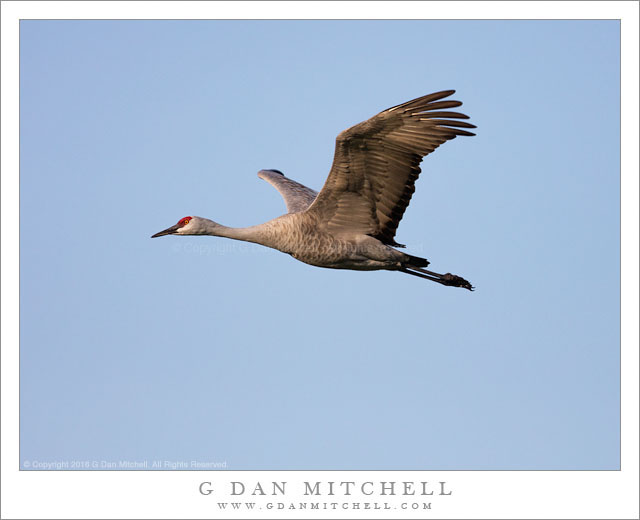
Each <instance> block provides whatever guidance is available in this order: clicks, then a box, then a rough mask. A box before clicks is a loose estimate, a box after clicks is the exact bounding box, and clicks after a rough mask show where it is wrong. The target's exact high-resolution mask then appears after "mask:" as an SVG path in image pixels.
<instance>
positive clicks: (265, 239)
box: [202, 219, 273, 247]
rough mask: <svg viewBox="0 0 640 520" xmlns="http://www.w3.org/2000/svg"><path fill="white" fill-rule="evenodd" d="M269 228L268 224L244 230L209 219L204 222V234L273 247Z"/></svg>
mask: <svg viewBox="0 0 640 520" xmlns="http://www.w3.org/2000/svg"><path fill="white" fill-rule="evenodd" d="M203 220H204V219H203ZM269 228H270V226H268V223H265V224H259V225H257V226H250V227H244V228H234V227H227V226H223V225H222V224H218V223H217V222H213V221H212V220H208V219H207V220H204V225H203V230H204V233H202V234H203V235H211V236H214V237H225V238H231V239H233V240H243V241H245V242H255V243H256V244H262V245H265V246H269V247H273V246H272V245H271V240H270V235H271V234H270V233H269V232H268V231H269Z"/></svg>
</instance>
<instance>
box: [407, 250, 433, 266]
mask: <svg viewBox="0 0 640 520" xmlns="http://www.w3.org/2000/svg"><path fill="white" fill-rule="evenodd" d="M405 256H406V257H407V261H406V262H404V264H405V266H407V267H427V266H428V265H429V264H430V263H431V262H429V260H427V259H426V258H421V257H419V256H413V255H407V254H406V253H405Z"/></svg>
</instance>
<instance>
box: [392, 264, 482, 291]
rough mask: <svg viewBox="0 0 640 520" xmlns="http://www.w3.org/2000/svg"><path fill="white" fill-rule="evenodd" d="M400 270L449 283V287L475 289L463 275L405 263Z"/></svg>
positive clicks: (445, 283)
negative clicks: (434, 270)
mask: <svg viewBox="0 0 640 520" xmlns="http://www.w3.org/2000/svg"><path fill="white" fill-rule="evenodd" d="M400 271H402V272H403V273H407V274H412V275H413V276H419V277H420V278H425V279H426V280H431V281H432V282H437V283H439V284H442V285H448V286H449V287H462V288H463V289H467V290H468V291H473V289H474V287H473V285H471V284H470V283H469V282H468V281H467V280H465V279H464V278H462V276H458V275H456V274H451V273H446V274H440V273H434V272H433V271H427V270H426V269H423V268H421V267H416V266H413V265H405V266H402V267H401V268H400Z"/></svg>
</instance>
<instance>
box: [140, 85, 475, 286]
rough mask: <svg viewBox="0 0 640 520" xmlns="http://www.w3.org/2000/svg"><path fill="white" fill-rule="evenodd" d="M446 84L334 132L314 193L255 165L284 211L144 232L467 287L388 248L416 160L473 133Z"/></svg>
mask: <svg viewBox="0 0 640 520" xmlns="http://www.w3.org/2000/svg"><path fill="white" fill-rule="evenodd" d="M454 92H455V91H454V90H445V91H442V92H436V93H433V94H429V95H427V96H423V97H420V98H417V99H414V100H412V101H407V102H406V103H402V104H401V105H397V106H394V107H392V108H389V109H387V110H384V111H382V112H380V113H379V114H378V115H376V116H373V117H372V118H371V119H368V120H367V121H364V122H362V123H360V124H357V125H355V126H353V127H351V128H349V129H347V130H345V131H344V132H342V133H340V134H339V135H338V137H337V139H336V149H335V155H334V158H333V165H332V167H331V171H330V172H329V176H328V177H327V180H326V181H325V184H324V186H323V188H322V189H321V190H320V192H319V193H318V192H316V191H314V190H312V189H310V188H307V187H306V186H303V185H302V184H300V183H298V182H295V181H293V180H291V179H288V178H287V177H285V176H284V175H283V174H282V172H280V171H278V170H260V171H259V172H258V177H260V178H261V179H264V180H265V181H267V182H268V183H270V184H271V185H272V186H274V187H275V188H276V189H277V190H278V191H279V192H280V194H281V195H282V197H283V198H284V202H285V204H286V206H287V211H288V213H286V214H285V215H282V216H280V217H277V218H275V219H273V220H269V221H268V222H265V223H264V224H259V225H257V226H250V227H245V228H231V227H227V226H223V225H221V224H218V223H217V222H214V221H212V220H209V219H206V218H202V217H184V218H182V219H180V220H179V221H178V223H177V224H176V225H174V226H171V227H170V228H167V229H165V230H164V231H160V232H159V233H156V234H155V235H153V236H152V238H155V237H161V236H164V235H211V236H217V237H226V238H231V239H234V240H244V241H247V242H254V243H256V244H261V245H263V246H266V247H271V248H274V249H278V250H279V251H282V252H283V253H288V254H290V255H291V256H293V257H294V258H295V259H296V260H300V261H301V262H305V263H307V264H311V265H315V266H318V267H328V268H333V269H355V270H362V271H374V270H379V269H385V270H389V271H400V272H403V273H407V274H411V275H413V276H418V277H420V278H426V279H427V280H432V281H434V282H437V283H440V284H442V285H448V286H453V287H463V288H465V289H468V290H470V291H471V290H473V287H472V285H471V284H470V283H469V282H468V281H467V280H465V279H464V278H462V277H460V276H457V275H454V274H451V273H446V274H439V273H435V272H433V271H428V270H427V269H425V268H426V267H427V266H428V265H429V261H428V260H426V259H425V258H420V257H417V256H413V255H409V254H407V253H403V252H402V251H398V250H397V249H396V248H402V247H404V246H403V245H402V244H398V243H397V242H396V241H395V239H394V237H395V234H396V229H397V228H398V224H399V223H400V220H401V219H402V216H403V214H404V212H405V210H406V209H407V206H408V205H409V202H410V201H411V196H412V195H413V192H414V191H415V182H416V179H417V178H418V175H420V166H419V165H420V162H421V161H422V158H423V157H424V156H426V155H428V154H429V153H431V152H433V151H434V150H435V149H436V148H437V147H438V146H440V145H441V144H442V143H444V142H445V141H448V140H450V139H454V138H455V137H457V136H459V135H465V136H472V135H475V134H473V133H471V132H469V131H468V130H464V128H475V125H472V124H471V123H467V122H466V121H460V119H468V116H466V115H464V114H461V113H459V112H451V111H448V110H447V109H449V108H454V107H459V106H460V105H462V103H461V102H460V101H453V100H450V99H449V100H444V98H446V97H449V96H450V95H451V94H453V93H454Z"/></svg>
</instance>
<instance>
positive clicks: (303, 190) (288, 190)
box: [258, 170, 318, 213]
mask: <svg viewBox="0 0 640 520" xmlns="http://www.w3.org/2000/svg"><path fill="white" fill-rule="evenodd" d="M258 177H260V178H261V179H264V180H265V181H267V182H268V183H269V184H271V185H272V186H273V187H274V188H275V189H277V190H278V191H279V192H280V195H282V198H283V199H284V203H285V204H286V205H287V211H288V212H289V213H300V212H301V211H304V210H306V209H307V208H308V207H309V206H310V205H311V203H312V202H313V201H314V200H315V198H316V196H317V195H318V192H317V191H315V190H312V189H311V188H307V187H306V186H305V185H303V184H300V183H299V182H296V181H292V180H291V179H288V178H287V177H285V176H284V174H283V173H282V172H281V171H280V170H260V171H259V172H258Z"/></svg>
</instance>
